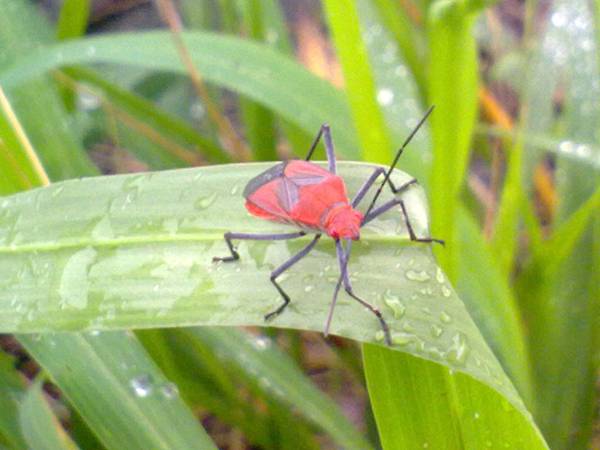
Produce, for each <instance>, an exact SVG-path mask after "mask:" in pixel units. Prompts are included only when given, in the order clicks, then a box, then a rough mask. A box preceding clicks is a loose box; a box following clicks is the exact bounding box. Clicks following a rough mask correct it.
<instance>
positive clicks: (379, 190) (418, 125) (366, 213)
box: [364, 105, 435, 217]
mask: <svg viewBox="0 0 600 450" xmlns="http://www.w3.org/2000/svg"><path fill="white" fill-rule="evenodd" d="M434 107H435V106H434V105H431V106H430V107H429V109H428V110H427V112H426V113H425V115H424V116H423V118H422V119H421V120H420V121H419V123H418V124H417V126H416V127H415V128H414V129H413V130H412V131H411V133H410V134H409V135H408V137H407V138H406V140H405V141H404V144H402V146H401V147H400V149H398V152H397V153H396V157H395V158H394V161H393V162H392V165H391V166H390V168H389V170H388V171H387V172H386V174H385V178H384V179H383V183H381V186H379V188H378V189H377V192H375V196H374V197H373V200H371V204H370V205H369V207H368V208H367V212H365V213H364V216H365V217H366V216H368V215H369V213H370V212H371V210H372V209H373V206H375V202H376V201H377V198H378V197H379V194H381V191H382V190H383V187H384V186H385V184H386V183H387V182H388V180H389V179H390V176H391V175H392V171H393V170H394V168H395V167H396V164H398V160H399V159H400V156H402V152H403V151H404V149H405V148H406V146H407V145H408V144H409V142H410V141H411V140H412V138H413V137H414V136H415V134H417V131H419V128H421V125H423V124H424V123H425V121H426V120H427V118H428V117H429V115H430V114H431V112H432V111H433V108H434Z"/></svg>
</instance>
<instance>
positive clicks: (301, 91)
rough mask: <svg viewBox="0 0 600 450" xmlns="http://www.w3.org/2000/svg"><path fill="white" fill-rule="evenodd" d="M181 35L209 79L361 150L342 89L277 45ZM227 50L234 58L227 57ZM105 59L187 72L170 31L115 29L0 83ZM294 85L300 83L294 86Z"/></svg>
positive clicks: (56, 49)
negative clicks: (126, 31) (326, 128)
mask: <svg viewBox="0 0 600 450" xmlns="http://www.w3.org/2000/svg"><path fill="white" fill-rule="evenodd" d="M182 37H183V38H184V40H185V43H186V46H187V48H188V49H189V51H190V53H191V55H192V58H193V60H194V61H195V64H196V65H197V66H198V69H199V71H200V73H202V75H203V76H204V78H205V79H206V80H207V81H210V82H212V83H216V84H219V85H220V86H222V87H226V88H229V89H232V90H234V91H236V92H238V93H240V94H242V95H245V96H247V97H249V98H251V99H253V100H255V101H257V102H259V103H261V104H262V105H265V106H267V107H269V108H271V109H272V110H273V111H275V112H277V113H278V114H279V115H281V116H282V117H284V118H286V119H288V120H289V121H290V122H292V123H294V124H296V125H298V126H300V127H302V128H303V129H305V130H310V133H311V134H312V133H314V132H316V130H318V129H319V127H320V126H321V124H322V123H324V122H329V124H330V125H331V127H332V129H333V130H334V131H333V133H334V138H335V141H336V144H337V149H338V152H339V153H340V154H341V155H344V156H346V157H348V158H353V157H354V158H355V157H356V156H357V155H358V154H359V150H358V147H357V144H356V139H355V136H354V130H353V128H352V125H351V124H352V121H351V119H350V113H349V112H348V109H347V104H346V101H345V100H344V97H343V94H342V93H341V92H338V91H337V90H335V89H334V88H333V87H332V86H331V85H330V84H329V83H327V82H326V81H323V80H321V79H319V78H317V77H316V76H314V75H312V74H310V73H309V72H308V71H307V70H306V69H304V68H302V67H301V66H300V65H299V64H297V63H295V62H293V61H291V60H290V59H289V58H286V57H284V56H282V55H281V54H279V53H278V52H275V51H274V50H271V49H267V48H265V47H264V46H260V45H257V44H254V43H251V42H245V41H243V40H241V39H238V38H234V37H230V36H223V35H218V34H213V33H205V32H188V33H182ZM90 48H93V49H94V50H93V51H89V49H90ZM224 54H226V55H228V56H229V57H228V58H227V59H224V58H223V55H224ZM100 62H106V63H114V64H124V65H134V66H138V67H145V68H149V69H154V70H163V71H170V72H174V71H175V72H178V73H186V72H185V70H184V67H183V66H182V64H181V62H180V60H179V59H178V56H177V52H176V51H175V49H174V48H173V47H172V44H171V42H170V36H169V34H168V33H164V32H147V33H136V34H112V35H108V36H101V37H93V38H85V39H79V40H77V41H68V42H64V43H60V44H56V45H53V46H51V47H48V48H44V49H43V50H39V51H37V52H34V53H30V54H28V55H26V56H23V58H22V59H21V60H20V61H19V63H16V64H15V65H13V66H12V67H11V68H10V69H7V70H5V71H2V70H1V69H0V86H3V87H4V88H5V89H13V88H15V87H16V86H19V85H21V84H22V83H23V82H24V81H26V80H30V79H31V78H32V77H35V76H37V75H41V74H44V73H46V72H47V71H48V70H51V69H55V68H59V67H63V66H65V65H74V64H85V63H100ZM290 85H294V86H295V87H296V88H295V89H289V86H290Z"/></svg>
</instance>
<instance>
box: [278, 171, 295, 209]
mask: <svg viewBox="0 0 600 450" xmlns="http://www.w3.org/2000/svg"><path fill="white" fill-rule="evenodd" d="M277 198H278V199H279V204H280V205H281V207H282V208H283V210H284V211H287V212H290V211H291V210H292V209H294V206H296V204H297V203H298V200H300V190H299V189H298V185H297V184H296V183H294V180H292V179H290V178H287V177H285V176H284V177H282V178H281V181H280V182H279V186H278V189H277Z"/></svg>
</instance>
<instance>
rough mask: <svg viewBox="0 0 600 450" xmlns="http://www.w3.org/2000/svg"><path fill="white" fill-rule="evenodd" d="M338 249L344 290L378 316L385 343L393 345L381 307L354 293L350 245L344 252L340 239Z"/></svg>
mask: <svg viewBox="0 0 600 450" xmlns="http://www.w3.org/2000/svg"><path fill="white" fill-rule="evenodd" d="M336 250H337V254H338V261H339V263H340V271H341V275H340V278H341V280H342V283H343V284H344V290H345V291H346V292H347V293H348V295H349V296H350V297H352V298H353V299H354V300H356V301H357V302H358V303H360V304H361V305H363V306H364V307H365V308H367V309H368V310H369V311H371V312H372V313H373V314H374V315H375V316H376V317H377V319H378V320H379V324H380V325H381V329H382V330H383V335H384V338H385V343H386V344H387V345H390V346H391V345H392V339H391V336H390V327H389V326H388V324H387V322H386V321H385V319H384V318H383V315H382V314H381V311H379V309H378V308H377V307H376V306H373V305H371V304H370V303H368V302H366V301H364V300H363V299H362V298H360V297H359V296H358V295H356V294H355V293H354V290H353V289H352V283H350V277H349V276H348V260H349V259H350V247H348V252H347V253H344V249H343V247H342V244H341V243H340V241H339V240H338V241H336Z"/></svg>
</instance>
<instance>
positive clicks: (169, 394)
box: [160, 382, 179, 400]
mask: <svg viewBox="0 0 600 450" xmlns="http://www.w3.org/2000/svg"><path fill="white" fill-rule="evenodd" d="M160 393H161V394H162V395H163V396H164V397H165V398H167V399H169V400H170V399H173V398H175V397H177V396H178V395H179V389H178V388H177V385H176V384H175V383H171V382H167V383H165V384H163V385H162V386H161V387H160Z"/></svg>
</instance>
